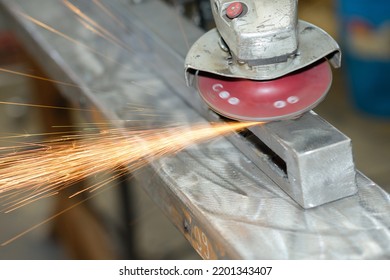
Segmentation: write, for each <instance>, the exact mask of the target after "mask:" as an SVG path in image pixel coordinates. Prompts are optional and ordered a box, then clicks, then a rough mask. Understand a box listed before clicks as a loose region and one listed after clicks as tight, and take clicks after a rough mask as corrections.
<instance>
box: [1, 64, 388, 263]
mask: <svg viewBox="0 0 390 280" xmlns="http://www.w3.org/2000/svg"><path fill="white" fill-rule="evenodd" d="M2 67H6V66H5V65H2ZM13 67H15V65H13ZM19 67H20V69H23V67H24V66H23V65H22V64H21V65H19ZM334 76H335V77H334V83H333V86H332V89H331V91H330V93H329V95H328V97H327V98H326V100H325V101H324V102H323V103H321V104H320V105H319V106H318V107H317V108H316V109H315V111H316V112H317V113H318V114H319V115H321V116H322V117H324V118H325V119H326V120H327V121H329V122H330V123H331V124H333V125H334V126H335V127H336V128H338V129H339V130H341V131H342V132H344V133H345V134H346V135H347V136H349V137H350V138H351V139H352V143H353V152H354V158H355V163H356V166H357V168H358V169H359V170H360V171H362V172H363V173H364V174H365V175H367V176H368V177H369V178H371V179H372V180H373V181H374V182H376V183H377V184H378V185H380V186H381V187H383V188H384V189H386V190H387V192H390V175H389V174H390V120H385V119H380V118H376V117H373V116H367V115H365V114H364V113H361V112H359V111H358V110H356V108H354V107H353V106H352V102H351V100H350V95H349V93H348V91H347V89H346V88H347V87H346V83H345V79H344V78H343V77H344V73H343V71H341V70H337V71H335V72H334ZM29 86H30V84H29V80H28V79H27V78H23V77H18V76H15V75H9V74H4V73H0V101H11V102H20V103H29V102H31V97H30V95H29V94H30V87H29ZM39 130H40V123H39V121H38V116H37V112H36V110H34V109H32V108H27V107H20V106H10V105H0V135H2V136H4V135H10V134H20V133H26V132H28V133H35V132H38V131H39ZM10 144H12V143H7V142H4V141H2V142H1V145H2V146H7V145H10ZM116 195H117V194H116V193H115V189H112V190H110V191H108V192H106V193H105V194H104V196H100V197H97V198H96V201H95V203H96V204H97V205H99V207H101V209H102V211H103V212H105V213H107V215H108V216H109V217H110V215H111V216H114V215H115V214H116V213H115V212H113V210H112V207H111V206H112V205H113V204H114V203H115V199H116V198H115V197H116ZM133 201H134V208H135V214H134V215H135V216H134V220H133V221H131V223H132V225H133V226H134V228H136V232H135V237H136V240H137V242H136V244H134V246H135V247H136V248H135V249H136V251H137V256H138V257H139V258H142V259H198V258H199V257H198V256H197V254H196V253H195V252H194V251H193V250H192V248H191V247H190V246H189V244H188V242H187V241H186V240H185V239H184V238H183V237H182V236H181V234H180V233H179V232H178V231H177V230H176V229H175V228H174V227H173V226H172V225H171V224H170V222H169V221H168V219H167V218H166V217H165V216H164V215H163V214H162V213H161V212H160V211H159V209H157V207H156V206H155V205H154V204H153V203H152V202H151V201H150V199H149V198H148V197H147V196H146V195H145V194H144V193H143V191H142V189H141V187H140V186H134V189H133ZM52 211H53V200H50V199H46V200H44V201H40V202H39V203H34V204H32V205H30V206H27V207H24V208H22V209H20V210H18V211H16V212H13V213H10V214H5V213H0V243H2V242H4V241H6V240H8V239H9V238H12V237H14V236H16V235H17V234H19V233H20V232H22V231H24V230H26V229H28V228H30V227H32V226H34V225H36V224H38V223H40V222H41V221H43V220H44V219H46V218H47V217H50V216H51V215H52ZM67 258H69V255H68V254H67V251H66V248H64V247H63V246H62V245H61V243H60V242H58V240H56V239H55V238H54V237H53V234H52V227H51V223H46V224H44V225H43V226H41V227H38V228H37V229H35V230H33V231H31V232H30V233H28V234H26V235H25V236H23V237H21V238H20V239H18V240H16V241H14V242H12V243H11V244H9V245H7V246H3V247H0V259H67Z"/></svg>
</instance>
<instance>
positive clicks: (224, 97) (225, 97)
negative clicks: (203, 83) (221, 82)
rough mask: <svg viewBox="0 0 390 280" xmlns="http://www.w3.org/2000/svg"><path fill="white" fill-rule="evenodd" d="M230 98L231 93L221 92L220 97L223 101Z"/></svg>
mask: <svg viewBox="0 0 390 280" xmlns="http://www.w3.org/2000/svg"><path fill="white" fill-rule="evenodd" d="M229 96H230V93H229V92H227V91H221V92H220V93H219V97H221V98H222V99H227V98H229Z"/></svg>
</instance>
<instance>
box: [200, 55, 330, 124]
mask: <svg viewBox="0 0 390 280" xmlns="http://www.w3.org/2000/svg"><path fill="white" fill-rule="evenodd" d="M331 83H332V71H331V69H330V66H329V64H328V62H327V61H326V60H321V61H320V62H319V63H315V64H313V65H311V66H309V67H307V68H304V69H302V70H299V71H296V72H293V73H290V74H288V75H286V76H283V77H281V78H277V79H274V80H267V81H255V80H246V79H233V78H226V77H221V76H212V77H211V76H203V75H199V76H198V78H197V85H198V90H199V92H200V95H201V96H202V98H203V99H204V100H205V102H206V103H207V104H208V105H209V106H210V107H211V108H212V109H213V110H214V111H216V112H217V113H219V114H221V115H223V116H225V117H227V118H231V119H235V120H239V121H273V120H282V119H289V118H293V117H296V116H299V115H301V114H303V113H304V112H307V111H309V110H311V109H312V108H314V107H315V106H316V105H317V104H318V103H320V102H321V101H322V100H323V99H324V97H325V95H326V94H327V92H328V90H329V88H330V85H331Z"/></svg>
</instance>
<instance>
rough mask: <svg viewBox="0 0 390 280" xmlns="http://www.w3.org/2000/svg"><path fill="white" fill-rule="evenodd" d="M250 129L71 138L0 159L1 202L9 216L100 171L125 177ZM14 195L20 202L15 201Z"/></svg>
mask: <svg viewBox="0 0 390 280" xmlns="http://www.w3.org/2000/svg"><path fill="white" fill-rule="evenodd" d="M255 124H258V123H240V122H236V123H224V124H213V125H208V124H198V125H194V126H192V127H175V128H162V129H150V130H124V129H111V130H106V131H102V132H99V133H96V134H89V135H85V136H84V138H81V137H80V135H74V136H68V137H67V139H66V140H64V138H61V139H58V140H53V141H50V142H46V143H43V144H42V146H40V147H39V146H37V147H39V148H37V149H34V150H26V151H19V152H14V153H8V154H5V155H3V156H2V157H1V158H0V197H2V198H3V199H4V198H5V199H6V202H7V204H6V206H7V207H8V208H7V209H6V211H7V212H9V211H12V210H14V209H16V208H20V207H22V206H24V205H26V204H28V203H31V202H32V201H35V200H37V199H39V198H40V197H45V196H50V195H52V194H53V193H55V192H58V191H61V190H62V189H64V188H66V187H67V186H70V185H72V184H74V183H76V182H78V181H80V180H83V179H85V178H86V177H88V176H91V175H96V174H98V173H101V172H105V171H106V172H107V171H119V173H120V174H121V173H123V172H125V166H126V167H127V168H126V171H127V170H128V171H130V172H131V171H134V170H136V169H138V168H140V167H142V166H144V165H146V164H148V163H149V162H150V161H151V160H154V159H156V158H160V157H162V156H166V155H170V154H174V153H177V152H179V151H181V150H182V149H184V148H186V147H188V146H189V145H192V144H194V143H200V142H203V141H206V140H209V139H212V138H214V137H217V136H221V135H225V134H227V133H229V132H232V131H234V130H240V129H244V128H246V127H249V126H252V125H255ZM111 180H112V179H111ZM106 183H107V182H101V183H99V184H97V185H93V186H89V187H87V188H85V189H83V190H82V191H80V192H78V193H77V194H79V193H81V192H85V191H95V190H97V189H99V188H101V187H102V186H104V185H105V184H106ZM18 194H19V195H22V198H18ZM77 194H74V195H77ZM74 195H73V196H74Z"/></svg>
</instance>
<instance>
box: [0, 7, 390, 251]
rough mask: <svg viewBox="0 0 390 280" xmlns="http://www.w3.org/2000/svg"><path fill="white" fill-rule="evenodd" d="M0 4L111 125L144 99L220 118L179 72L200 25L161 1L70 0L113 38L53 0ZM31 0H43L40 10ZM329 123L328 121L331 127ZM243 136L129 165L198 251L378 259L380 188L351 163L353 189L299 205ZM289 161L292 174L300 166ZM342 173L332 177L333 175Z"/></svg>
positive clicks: (176, 115) (50, 65)
mask: <svg viewBox="0 0 390 280" xmlns="http://www.w3.org/2000/svg"><path fill="white" fill-rule="evenodd" d="M0 3H1V4H2V6H3V8H4V9H3V12H6V13H7V14H8V15H9V16H10V17H9V20H10V21H12V22H14V23H15V27H17V29H18V31H19V34H20V37H21V39H22V40H23V41H24V43H25V45H26V47H27V48H29V49H30V51H31V53H32V54H33V55H34V57H35V58H36V59H37V61H38V62H39V63H40V64H41V66H42V67H43V68H44V69H45V70H46V71H47V73H48V75H50V77H52V78H53V79H56V80H61V81H65V82H71V83H74V84H77V85H78V86H79V87H77V88H76V87H68V86H65V85H59V88H60V89H61V90H62V91H63V93H64V95H65V96H67V97H68V98H69V99H70V100H72V101H73V103H74V104H75V106H81V107H82V108H90V107H94V108H97V109H98V110H99V111H100V112H101V115H102V117H103V118H105V119H107V120H115V121H113V124H115V125H117V126H122V127H123V126H125V125H126V123H127V122H126V120H128V119H134V118H136V117H137V115H134V112H132V111H131V110H130V109H129V107H128V105H127V104H137V105H145V106H147V107H151V106H154V107H155V108H156V110H157V111H158V112H171V114H169V116H168V115H167V119H169V120H171V121H176V122H181V123H183V122H186V123H188V124H191V123H193V122H205V119H209V120H218V121H221V120H220V119H219V118H218V117H217V116H216V115H215V114H214V113H213V112H211V111H210V110H208V109H207V107H205V105H204V103H203V102H202V101H201V100H200V99H199V97H198V95H197V93H196V92H195V90H193V89H190V88H187V87H186V84H185V80H184V73H183V67H184V66H183V65H184V57H185V55H186V52H187V50H188V46H189V45H190V44H191V43H192V42H194V41H195V39H196V38H197V37H199V36H200V35H201V34H202V32H201V31H199V30H198V29H196V28H195V27H193V26H192V25H191V24H190V23H188V22H186V21H185V20H184V19H182V18H180V17H178V15H177V14H176V13H175V12H174V11H173V10H171V9H169V8H167V7H166V6H164V5H163V4H162V3H160V2H158V1H145V2H143V3H141V4H138V5H128V4H123V3H121V1H108V0H107V1H101V3H103V4H104V5H105V7H107V9H108V10H109V11H110V12H111V14H114V15H115V16H116V19H115V20H114V19H113V18H111V17H110V16H108V14H107V13H105V12H104V11H103V10H102V9H100V8H99V7H97V6H96V5H92V4H91V1H84V0H80V1H72V3H74V4H75V5H77V7H78V8H79V9H80V10H81V11H83V12H84V13H85V14H87V15H88V16H89V17H90V18H92V19H93V20H94V21H95V22H98V23H99V25H101V26H103V27H104V29H105V30H108V31H109V32H110V33H111V34H113V35H114V36H115V38H119V39H120V41H119V42H115V41H116V40H108V39H107V38H104V37H102V36H100V35H99V33H98V32H91V30H89V29H87V28H86V27H85V25H83V24H80V22H79V21H77V20H75V14H74V13H72V12H71V11H70V10H69V9H67V8H66V7H65V6H64V5H63V2H62V1H48V0H47V1H45V0H36V1H23V0H13V1H10V0H2V1H1V2H0ZM41 7H45V13H42V9H41ZM20 12H22V13H24V14H27V15H29V16H31V17H34V18H36V19H38V20H40V21H42V22H45V24H47V25H50V26H51V27H53V28H56V29H58V30H60V31H61V32H63V33H64V34H66V36H68V37H71V38H74V39H76V40H77V42H78V43H75V42H71V41H69V40H68V39H66V38H65V37H62V36H60V35H58V34H55V33H53V32H51V31H48V30H45V29H43V28H42V27H39V26H37V25H36V24H34V23H33V22H31V21H29V20H28V19H27V18H26V17H23V16H21V13H20ZM179 23H180V25H179ZM179 30H182V31H179ZM185 35H186V36H185ZM102 53H103V54H104V55H102ZM107 57H109V59H107ZM197 112H198V113H197ZM199 114H201V115H202V116H200V115H199ZM87 117H92V116H90V115H88V116H87ZM160 118H161V117H160V116H159V115H158V114H156V116H155V117H154V118H153V117H150V118H149V119H148V120H147V121H146V120H144V122H143V124H144V125H148V124H150V125H153V124H156V123H158V122H159V121H161V120H160ZM304 118H308V123H307V125H310V123H311V122H314V123H316V122H318V123H322V124H321V125H322V126H325V127H327V128H332V126H330V125H329V124H328V123H326V122H325V121H323V120H322V119H321V118H319V117H318V116H316V115H314V114H308V115H306V116H304ZM118 120H119V121H118ZM290 124H291V125H295V124H297V125H299V122H298V121H291V122H290ZM321 125H320V127H321ZM275 126H283V124H282V123H279V124H278V123H273V124H272V123H271V124H268V125H266V126H265V127H264V128H261V129H260V130H257V128H256V129H254V130H252V132H251V133H253V134H256V135H258V136H259V135H261V134H264V133H265V134H266V135H269V132H267V131H262V129H264V130H267V129H270V130H274V129H275ZM301 129H303V130H305V129H308V127H307V126H303V127H301ZM310 129H315V127H310ZM333 129H334V128H333ZM282 131H285V130H282ZM321 131H322V130H321ZM330 133H331V134H332V135H333V134H334V133H336V134H337V131H336V130H334V131H333V130H332V129H331V132H330ZM336 134H334V135H336ZM275 135H276V136H278V137H280V138H282V139H283V138H284V137H286V140H288V138H289V137H290V136H289V135H287V134H284V133H282V134H279V135H278V134H275ZM299 135H306V133H304V134H298V136H299ZM313 135H317V136H318V134H316V133H314V134H313ZM337 135H339V136H338V137H336V139H338V140H339V143H340V145H341V146H343V145H344V147H343V148H342V149H341V150H343V151H344V150H345V149H348V147H349V140H348V139H347V138H344V137H343V136H342V134H337ZM244 136H247V135H240V134H233V135H231V136H230V137H229V140H230V141H231V142H229V141H226V139H219V140H215V141H211V142H208V143H205V144H202V145H196V146H193V147H190V148H188V149H186V150H185V151H183V152H181V153H178V154H176V155H173V156H169V157H165V158H161V159H157V160H155V161H152V162H151V163H150V165H149V166H148V167H145V168H143V169H142V170H140V171H139V172H138V173H137V178H138V179H139V180H140V181H141V182H143V183H144V184H143V186H144V189H145V190H146V191H147V192H148V193H149V194H150V196H151V197H152V198H153V200H154V201H155V202H156V203H157V204H158V205H159V206H160V207H161V208H162V210H163V211H164V212H165V213H166V214H167V215H168V217H170V218H171V220H172V222H173V223H174V224H175V225H176V226H177V227H178V229H179V230H180V231H181V232H183V234H184V235H185V236H186V238H187V239H188V240H189V241H190V242H191V244H192V245H193V247H194V248H195V250H197V252H198V253H199V254H200V255H201V256H202V257H203V258H205V259H209V258H225V259H228V258H244V259H286V258H288V259H308V258H312V259H330V258H338V259H340V258H341V259H345V258H348V259H361V258H376V259H377V258H389V256H390V242H389V241H390V230H389V225H390V218H389V215H388V213H389V210H390V198H389V195H388V194H387V193H386V192H385V191H383V190H382V189H381V188H380V187H378V186H377V185H376V184H375V183H373V182H372V181H371V180H369V179H367V178H366V177H364V176H363V175H362V174H361V173H359V172H357V175H356V184H357V188H358V193H357V194H356V195H353V196H350V197H347V198H344V199H340V200H337V201H334V202H331V203H327V204H325V205H322V206H321V207H316V208H313V209H309V210H304V209H303V208H302V207H300V206H299V205H297V204H296V203H295V202H294V201H292V200H291V198H290V197H289V196H288V195H287V194H286V193H285V192H284V191H282V190H281V189H280V188H279V186H278V185H277V184H275V183H274V181H276V180H275V178H272V180H270V178H269V177H272V176H270V174H268V176H267V175H265V173H263V172H262V171H261V170H260V169H259V168H258V166H256V165H255V164H254V162H253V160H251V159H252V158H253V157H254V155H253V156H252V157H251V158H248V157H247V156H245V155H244V153H247V152H245V149H249V148H250V150H249V151H250V153H254V152H253V151H254V150H253V149H252V148H253V142H251V141H248V139H244V138H245V137H244ZM287 136H288V137H287ZM321 139H322V138H321ZM267 141H268V140H266V139H265V140H264V139H263V142H264V143H265V144H266V145H267V146H268V147H269V148H271V150H272V149H275V151H274V152H275V153H276V154H278V155H279V157H281V158H282V159H283V161H284V162H285V164H286V166H287V168H286V170H287V171H286V172H287V173H286V174H291V173H289V172H293V173H294V172H295V171H294V168H296V169H299V167H298V165H295V162H293V158H290V157H288V156H287V157H286V156H285V155H286V153H285V152H284V151H283V149H284V148H285V146H284V145H283V144H282V142H279V143H276V144H275V146H272V145H274V144H272V143H271V142H272V141H273V139H271V138H270V139H269V141H270V142H269V143H266V142H267ZM329 141H333V140H331V139H330V140H329ZM231 143H235V146H233V145H232V144H231ZM300 143H306V144H307V143H308V142H305V141H304V142H300ZM313 144H314V143H313ZM317 144H318V142H315V145H317ZM270 145H271V147H270ZM335 146H337V145H335ZM237 147H238V148H237ZM248 147H249V148H248ZM335 149H336V150H335V151H337V148H335ZM319 150H321V149H319ZM295 151H296V152H297V156H298V158H299V160H298V161H300V160H301V158H300V155H302V163H303V164H306V165H307V164H308V165H311V164H312V162H311V160H309V159H307V158H305V156H310V155H305V152H304V148H302V149H301V148H300V147H298V146H296V147H295ZM301 152H302V154H300V153H301ZM258 153H259V155H260V157H262V156H263V155H265V154H266V153H264V152H262V151H261V150H258ZM247 155H248V153H247ZM290 155H291V154H290ZM315 158H316V157H314V159H315ZM290 160H291V162H290ZM346 160H347V162H346V163H345V164H343V167H345V168H346V173H347V174H349V175H350V176H354V175H352V173H349V172H350V171H351V169H350V167H351V166H350V159H349V158H346ZM328 161H332V159H331V158H329V159H328ZM328 161H326V162H328ZM315 164H317V163H315ZM316 166H321V163H318V165H316ZM305 168H306V167H305ZM313 168H314V166H313ZM316 168H317V167H316ZM282 169H283V168H282ZM322 171H323V172H324V173H325V172H326V171H325V169H324V170H322ZM277 172H279V171H277ZM296 172H297V173H296V174H299V170H297V171H296ZM275 176H277V173H275ZM283 176H284V175H283V173H282V177H283ZM314 179H315V177H314ZM319 179H320V180H321V178H319ZM278 183H279V185H280V184H281V183H280V182H278ZM343 183H344V182H343V181H340V182H339V184H340V185H339V186H340V187H341V185H342V184H343ZM335 187H336V188H337V186H335ZM286 192H288V190H286ZM290 195H291V194H290Z"/></svg>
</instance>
